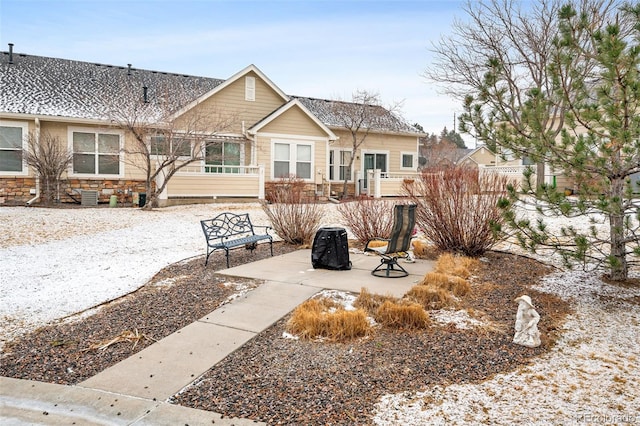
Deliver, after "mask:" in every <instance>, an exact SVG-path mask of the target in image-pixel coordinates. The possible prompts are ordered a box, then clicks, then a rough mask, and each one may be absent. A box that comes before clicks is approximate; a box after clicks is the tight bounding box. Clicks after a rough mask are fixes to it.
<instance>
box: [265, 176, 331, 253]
mask: <svg viewBox="0 0 640 426" xmlns="http://www.w3.org/2000/svg"><path fill="white" fill-rule="evenodd" d="M303 188H304V181H303V180H302V179H298V178H296V177H289V178H283V179H282V180H281V182H280V184H279V185H276V186H274V189H273V191H272V192H271V203H268V202H266V201H265V202H263V203H262V209H263V210H264V212H265V213H266V215H267V217H268V218H269V220H270V221H271V226H273V229H275V231H276V233H277V234H278V235H279V236H280V238H282V239H283V240H284V241H285V242H287V243H289V244H296V245H309V244H311V241H312V239H313V236H314V235H315V232H316V231H317V229H318V227H319V226H320V223H321V221H322V217H323V215H324V214H323V211H322V209H321V208H320V205H319V204H317V203H316V202H315V201H311V202H306V203H305V202H304V191H303Z"/></svg>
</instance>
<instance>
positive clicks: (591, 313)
mask: <svg viewBox="0 0 640 426" xmlns="http://www.w3.org/2000/svg"><path fill="white" fill-rule="evenodd" d="M540 290H542V291H546V292H552V293H555V294H559V295H561V296H570V297H572V299H573V300H574V301H575V307H576V314H575V315H571V316H570V317H569V319H568V321H567V322H566V324H565V325H564V330H563V333H562V337H561V338H560V340H559V341H558V343H557V344H556V346H555V347H554V348H553V349H552V350H551V352H550V353H548V354H546V355H543V356H542V357H540V358H538V359H536V360H534V362H533V363H532V364H531V365H530V366H525V367H522V368H521V369H520V370H518V371H514V372H510V373H506V374H498V375H496V376H495V377H493V378H491V379H489V380H487V381H484V382H482V383H479V384H464V385H450V386H440V385H437V386H431V387H430V388H429V389H428V390H427V391H424V392H410V391H409V392H405V393H400V394H395V395H386V396H384V397H383V398H382V399H381V401H380V402H379V403H378V404H377V406H376V416H375V422H376V424H378V425H398V424H403V425H423V424H432V425H444V424H447V425H449V424H492V425H511V424H514V422H516V419H517V423H518V424H528V425H547V424H548V425H555V424H576V425H579V424H638V423H640V387H639V386H638V382H640V347H639V346H638V336H640V315H639V314H640V309H638V302H637V298H638V297H640V289H638V288H636V289H621V288H615V289H614V288H612V287H611V286H608V285H606V284H604V283H602V281H600V280H599V279H598V278H596V277H595V276H593V274H584V273H579V272H572V273H566V272H560V273H557V274H554V275H552V276H549V277H547V278H546V279H545V280H544V282H543V284H542V285H541V286H540ZM598 296H605V297H608V299H606V300H600V299H599V297H598ZM634 297H635V298H636V302H635V304H633V303H629V302H630V299H632V298H634ZM534 303H535V301H534ZM542 320H544V318H543V319H542Z"/></svg>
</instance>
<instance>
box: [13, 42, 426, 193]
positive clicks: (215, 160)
mask: <svg viewBox="0 0 640 426" xmlns="http://www.w3.org/2000/svg"><path fill="white" fill-rule="evenodd" d="M12 47H13V46H12V45H10V49H9V51H6V52H1V53H0V81H1V82H2V90H0V204H24V203H29V202H35V201H37V198H38V196H39V195H40V192H41V190H42V188H41V187H40V186H41V182H40V179H39V175H38V174H37V173H36V171H35V170H34V169H33V167H30V166H29V164H28V162H27V161H26V157H27V153H28V152H29V149H34V146H37V144H38V143H39V141H42V140H43V138H45V136H46V137H47V138H50V139H53V140H55V141H57V143H59V144H61V145H62V146H63V147H64V148H65V149H66V150H68V153H69V155H70V156H71V160H70V162H69V165H68V166H67V167H66V168H65V171H64V173H63V174H62V176H61V179H60V182H59V184H58V187H57V188H56V194H57V198H58V199H59V201H60V202H73V201H74V200H75V201H79V200H80V198H81V194H82V193H83V191H93V193H95V194H96V195H97V198H98V200H99V201H100V202H106V201H109V199H110V198H111V197H113V196H116V197H117V199H118V201H119V202H121V203H133V202H134V201H135V199H136V195H137V194H140V193H145V191H148V186H146V184H147V182H148V181H150V180H151V181H152V184H153V185H154V186H155V187H157V188H161V187H162V186H163V185H164V183H165V181H166V186H164V190H163V191H162V192H161V194H160V195H159V198H158V200H157V202H158V204H159V205H167V204H172V203H180V202H185V201H187V200H189V201H191V200H197V201H203V202H206V201H211V200H215V199H218V198H243V199H262V198H264V197H265V187H266V186H267V185H268V182H271V181H276V180H278V179H279V178H282V177H288V176H296V177H297V178H300V179H303V180H304V182H305V183H306V186H307V188H308V190H309V192H310V193H311V194H314V195H315V196H319V197H328V196H330V195H332V194H334V195H335V194H337V193H338V192H340V191H342V187H343V186H342V182H343V181H344V180H345V179H347V181H348V187H347V191H348V193H350V194H355V193H361V192H366V191H370V190H371V189H370V186H371V185H368V181H367V177H368V176H373V174H372V173H368V172H369V171H373V170H378V171H379V172H378V176H384V177H391V176H393V175H394V174H395V175H397V176H400V175H402V174H411V173H415V172H416V170H417V159H418V139H419V137H420V136H421V134H420V133H419V132H418V131H416V129H415V128H413V127H412V126H409V125H408V124H407V123H405V122H404V120H403V119H402V118H401V117H399V116H397V115H395V114H393V113H391V112H389V111H387V110H383V112H384V114H382V116H384V119H380V120H376V121H375V123H371V124H370V125H369V127H368V128H367V132H368V134H367V139H366V141H365V143H364V144H363V145H362V146H361V147H360V149H358V150H357V151H356V152H352V142H351V135H350V132H349V131H348V130H349V129H346V128H344V126H341V125H340V122H339V120H337V119H336V117H335V114H336V112H335V111H336V109H335V108H334V105H335V104H336V103H337V101H332V100H324V99H313V98H308V97H300V96H296V97H293V96H289V95H287V94H286V93H285V92H284V91H283V90H281V89H280V88H279V87H278V86H276V85H275V84H274V83H273V82H272V81H271V80H270V79H269V78H268V77H267V76H266V75H265V74H264V73H263V72H261V71H260V70H259V69H258V68H257V67H256V66H254V65H250V66H248V67H246V68H245V69H243V70H241V71H239V72H238V73H236V74H234V75H233V76H231V77H229V78H227V79H215V78H205V77H195V76H189V75H182V74H173V73H167V72H158V71H150V70H141V69H137V68H135V67H133V66H132V65H123V66H116V65H105V64H99V63H89V62H81V61H75V60H66V59H59V58H48V57H41V56H33V55H27V54H22V53H15V52H13V48H12ZM347 104H348V103H347ZM367 107H368V108H376V109H379V108H381V107H379V106H375V105H371V106H367ZM140 129H144V131H142V130H140ZM150 129H152V130H150ZM168 135H171V136H168ZM176 135H178V136H179V137H177V136H176ZM34 144H36V145H34ZM168 153H171V155H173V156H175V157H176V158H177V161H176V162H175V165H172V166H171V167H167V168H166V170H165V172H163V173H159V174H158V175H157V176H155V175H152V173H153V172H154V171H155V170H156V169H157V168H158V167H159V165H160V164H161V163H162V161H164V160H165V159H166V156H167V154H168ZM352 156H353V157H355V158H353V160H354V161H353V166H352V167H348V165H349V164H350V160H351V158H352ZM176 165H179V167H176ZM149 176H152V179H150V178H149ZM169 178H170V179H169ZM398 188H399V186H398ZM338 195H339V194H338ZM378 195H380V194H378ZM384 195H399V194H397V193H396V194H394V193H393V191H391V192H390V193H387V194H384Z"/></svg>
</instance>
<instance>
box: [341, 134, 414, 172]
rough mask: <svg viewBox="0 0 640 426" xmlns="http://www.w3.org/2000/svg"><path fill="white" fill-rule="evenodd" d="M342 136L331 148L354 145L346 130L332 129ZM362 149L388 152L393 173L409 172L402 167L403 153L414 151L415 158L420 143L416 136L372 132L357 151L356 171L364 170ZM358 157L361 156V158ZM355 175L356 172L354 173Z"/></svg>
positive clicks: (346, 147) (390, 169) (348, 147)
mask: <svg viewBox="0 0 640 426" xmlns="http://www.w3.org/2000/svg"><path fill="white" fill-rule="evenodd" d="M332 130H333V131H334V133H335V134H336V135H337V136H338V137H339V138H340V139H339V140H338V141H337V142H336V143H335V144H332V145H331V148H345V149H351V147H352V146H353V142H352V137H351V134H350V133H349V132H347V131H345V130H339V129H332ZM362 151H365V152H366V151H369V152H381V153H386V154H387V158H388V164H389V170H388V172H391V173H402V172H407V171H408V170H407V169H402V168H401V167H400V166H401V164H402V163H401V161H402V153H413V154H414V156H415V158H416V159H417V157H418V143H417V138H416V137H415V136H402V135H390V134H380V133H370V134H369V135H368V136H367V138H366V139H365V142H364V144H362V145H361V146H360V152H358V153H356V160H355V161H354V164H353V166H354V173H357V172H358V171H361V170H362V163H363V161H364V158H363V156H362V155H361V152H362ZM357 157H360V158H359V159H358V158H357ZM354 176H355V174H354Z"/></svg>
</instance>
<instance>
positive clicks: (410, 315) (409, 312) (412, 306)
mask: <svg viewBox="0 0 640 426" xmlns="http://www.w3.org/2000/svg"><path fill="white" fill-rule="evenodd" d="M375 320H376V321H377V322H378V323H380V324H382V325H384V326H386V327H392V328H400V329H408V330H415V329H423V328H427V327H428V326H429V324H430V323H431V320H430V319H429V314H427V312H426V311H425V310H424V308H423V307H422V305H420V304H418V303H413V302H404V301H403V302H391V301H386V302H384V303H383V304H382V305H381V306H380V307H379V308H378V310H377V311H376V315H375Z"/></svg>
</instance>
